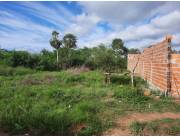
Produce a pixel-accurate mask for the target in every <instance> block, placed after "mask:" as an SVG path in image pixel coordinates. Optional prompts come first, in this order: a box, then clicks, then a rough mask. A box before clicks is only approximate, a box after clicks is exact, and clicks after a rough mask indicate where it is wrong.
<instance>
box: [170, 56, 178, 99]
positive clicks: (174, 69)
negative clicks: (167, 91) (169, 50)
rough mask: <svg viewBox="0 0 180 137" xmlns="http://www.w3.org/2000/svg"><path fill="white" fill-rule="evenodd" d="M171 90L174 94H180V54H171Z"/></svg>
mask: <svg viewBox="0 0 180 137" xmlns="http://www.w3.org/2000/svg"><path fill="white" fill-rule="evenodd" d="M171 83H172V84H171V90H172V95H173V96H180V54H171Z"/></svg>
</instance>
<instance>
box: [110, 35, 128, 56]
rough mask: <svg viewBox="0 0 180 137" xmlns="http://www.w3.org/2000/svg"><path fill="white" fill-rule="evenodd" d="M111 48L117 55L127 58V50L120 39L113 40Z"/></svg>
mask: <svg viewBox="0 0 180 137" xmlns="http://www.w3.org/2000/svg"><path fill="white" fill-rule="evenodd" d="M111 47H112V49H113V50H114V51H115V52H116V54H117V55H120V56H125V57H127V53H128V49H127V48H126V47H125V46H124V42H123V41H122V39H119V38H115V39H113V41H112V44H111Z"/></svg>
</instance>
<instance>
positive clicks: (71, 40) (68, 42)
mask: <svg viewBox="0 0 180 137" xmlns="http://www.w3.org/2000/svg"><path fill="white" fill-rule="evenodd" d="M76 42H77V38H76V36H74V35H73V34H71V33H68V34H66V35H65V36H64V37H63V43H64V46H65V47H66V48H69V49H70V48H76V47H77V45H76Z"/></svg>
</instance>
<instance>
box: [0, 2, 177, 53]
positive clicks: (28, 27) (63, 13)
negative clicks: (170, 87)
mask: <svg viewBox="0 0 180 137" xmlns="http://www.w3.org/2000/svg"><path fill="white" fill-rule="evenodd" d="M52 30H57V31H58V32H59V33H60V38H62V36H63V35H64V34H66V33H73V34H74V35H76V36H77V38H78V47H79V48H82V47H85V46H86V47H94V46H97V45H98V44H100V43H105V44H107V45H108V44H110V43H111V41H112V39H113V38H122V39H123V40H124V42H125V46H127V47H128V48H133V47H134V48H143V47H146V46H148V45H150V44H153V43H155V42H158V41H161V40H162V39H163V38H164V36H165V35H167V34H173V36H174V39H173V46H174V47H175V48H176V49H180V48H179V47H180V46H179V45H180V2H0V47H1V48H5V49H9V50H14V49H15V50H28V51H30V52H39V51H41V50H42V49H44V48H45V49H48V50H52V48H51V46H50V45H49V39H50V38H51V32H52ZM178 46H179V47H178Z"/></svg>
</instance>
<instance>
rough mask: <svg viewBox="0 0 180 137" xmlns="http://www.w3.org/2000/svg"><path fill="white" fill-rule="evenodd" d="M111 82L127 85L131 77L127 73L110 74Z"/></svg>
mask: <svg viewBox="0 0 180 137" xmlns="http://www.w3.org/2000/svg"><path fill="white" fill-rule="evenodd" d="M110 79H111V83H115V84H121V85H128V84H130V83H131V78H130V76H128V75H111V78H110Z"/></svg>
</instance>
